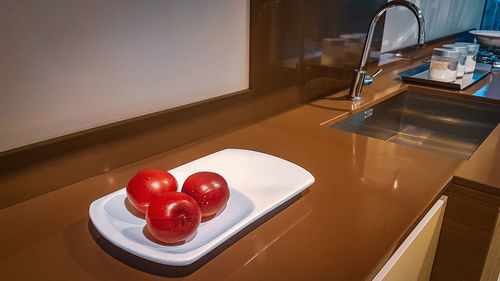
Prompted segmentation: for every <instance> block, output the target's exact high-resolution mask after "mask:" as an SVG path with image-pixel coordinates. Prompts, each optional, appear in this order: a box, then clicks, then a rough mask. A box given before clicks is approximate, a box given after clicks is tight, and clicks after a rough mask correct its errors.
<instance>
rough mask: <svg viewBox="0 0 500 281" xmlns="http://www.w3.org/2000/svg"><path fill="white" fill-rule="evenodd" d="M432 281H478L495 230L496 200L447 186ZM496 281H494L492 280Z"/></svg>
mask: <svg viewBox="0 0 500 281" xmlns="http://www.w3.org/2000/svg"><path fill="white" fill-rule="evenodd" d="M444 194H445V195H446V196H448V204H447V207H446V212H445V216H444V219H443V226H442V230H441V235H440V237H439V243H438V247H437V252H436V257H435V261H434V266H433V268H432V275H431V280H432V281H449V280H454V281H465V280H474V281H479V280H480V278H481V273H482V271H483V267H484V265H485V260H486V256H487V254H488V249H489V246H490V241H491V238H492V237H493V231H494V229H495V225H496V221H497V216H498V208H499V206H500V199H499V196H497V195H494V194H489V193H487V192H483V191H478V190H475V189H473V188H469V187H466V186H462V185H458V184H455V183H452V184H450V185H449V186H448V187H447V189H446V190H445V192H444ZM494 280H496V279H494Z"/></svg>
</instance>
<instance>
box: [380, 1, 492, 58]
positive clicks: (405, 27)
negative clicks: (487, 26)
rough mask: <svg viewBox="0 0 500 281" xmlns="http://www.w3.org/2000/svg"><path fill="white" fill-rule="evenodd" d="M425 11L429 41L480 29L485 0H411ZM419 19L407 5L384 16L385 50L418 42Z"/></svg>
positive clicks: (383, 40) (383, 48)
mask: <svg viewBox="0 0 500 281" xmlns="http://www.w3.org/2000/svg"><path fill="white" fill-rule="evenodd" d="M409 1H410V2H413V3H415V4H416V5H417V6H418V7H419V8H420V9H421V10H422V12H423V14H424V19H425V23H426V36H425V38H426V41H429V40H433V39H437V38H441V37H445V36H448V35H451V34H455V33H459V32H462V31H466V30H470V29H473V28H477V29H479V26H480V24H481V19H482V16H483V9H484V4H485V1H486V0H409ZM417 31H418V28H417V20H416V19H415V17H414V16H413V15H412V14H411V12H410V11H409V10H407V9H406V8H401V7H396V8H392V9H391V10H389V11H388V12H387V16H386V18H385V26H384V35H383V39H382V52H388V51H391V50H395V49H400V48H403V47H408V46H411V45H415V44H417Z"/></svg>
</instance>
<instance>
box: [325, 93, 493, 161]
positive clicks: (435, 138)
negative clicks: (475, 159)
mask: <svg viewBox="0 0 500 281" xmlns="http://www.w3.org/2000/svg"><path fill="white" fill-rule="evenodd" d="M499 122H500V105H497V104H490V103H485V102H480V101H475V100H464V99H458V98H449V97H443V96H438V95H432V94H423V93H414V92H404V93H401V94H398V95H397V96H394V97H392V98H390V99H388V100H386V101H384V102H381V103H379V104H377V105H375V106H373V107H372V108H369V109H367V110H365V111H362V112H360V113H358V114H356V115H353V116H351V117H349V118H347V119H345V120H342V121H340V122H338V123H336V124H334V125H332V126H331V127H332V128H335V129H340V130H344V131H348V132H353V133H356V134H360V135H364V136H369V137H374V138H378V139H382V140H385V141H389V142H393V143H398V144H402V145H407V146H412V147H416V148H419V149H423V150H428V151H432V152H436V153H440V154H444V155H447V156H451V157H454V158H459V159H469V158H470V156H471V155H472V154H473V153H474V151H475V150H476V149H477V148H478V147H479V146H480V145H481V143H482V142H483V141H484V140H485V139H486V137H487V136H488V135H489V134H490V133H491V131H492V130H493V129H494V128H495V127H496V126H497V124H498V123H499Z"/></svg>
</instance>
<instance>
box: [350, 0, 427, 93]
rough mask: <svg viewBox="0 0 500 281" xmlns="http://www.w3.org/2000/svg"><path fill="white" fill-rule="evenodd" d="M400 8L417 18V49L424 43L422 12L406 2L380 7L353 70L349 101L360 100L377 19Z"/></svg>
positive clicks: (390, 3) (391, 3) (397, 0)
mask: <svg viewBox="0 0 500 281" xmlns="http://www.w3.org/2000/svg"><path fill="white" fill-rule="evenodd" d="M396 6H402V7H406V8H408V9H409V10H410V11H411V12H412V13H413V14H414V15H415V17H416V18H417V22H418V44H419V47H421V46H423V44H424V41H425V21H424V15H423V14H422V11H421V10H420V9H419V8H418V7H417V6H416V5H415V4H413V3H411V2H408V1H406V0H392V1H390V2H387V3H385V4H384V5H382V6H381V7H380V8H379V9H378V10H377V12H376V13H375V16H373V18H372V21H371V23H370V28H369V29H368V34H367V35H366V39H365V47H364V49H363V55H362V56H361V61H360V62H359V67H358V69H356V70H354V75H353V77H352V81H351V88H350V89H349V99H351V100H361V99H362V96H361V89H363V84H364V80H365V76H366V62H367V60H368V53H369V50H370V45H371V44H372V38H373V32H374V30H375V25H376V24H377V21H378V19H379V18H380V16H382V14H384V12H385V11H387V10H388V9H390V8H392V7H396Z"/></svg>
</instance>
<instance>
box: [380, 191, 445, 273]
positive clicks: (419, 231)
mask: <svg viewBox="0 0 500 281" xmlns="http://www.w3.org/2000/svg"><path fill="white" fill-rule="evenodd" d="M446 202H447V197H446V196H442V197H441V198H440V199H439V200H438V201H437V202H436V203H435V204H434V206H433V207H432V208H431V209H430V210H429V212H427V214H426V215H425V216H424V218H423V219H422V220H421V221H420V222H419V223H418V225H417V226H416V227H415V229H413V231H412V232H411V233H410V235H408V237H407V238H406V239H405V241H404V242H403V243H402V244H401V246H400V247H399V248H398V249H397V250H396V252H395V253H394V254H393V255H392V256H391V258H390V259H389V261H387V263H386V264H385V265H384V266H383V267H382V269H381V270H380V271H379V273H378V274H377V275H376V276H375V278H374V279H373V280H374V281H375V280H376V281H380V280H384V281H393V280H394V281H400V280H405V281H424V280H429V277H430V275H431V270H432V264H433V260H434V254H435V252H436V247H437V243H438V239H439V233H440V230H441V224H442V221H443V217H444V212H445V207H446Z"/></svg>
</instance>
